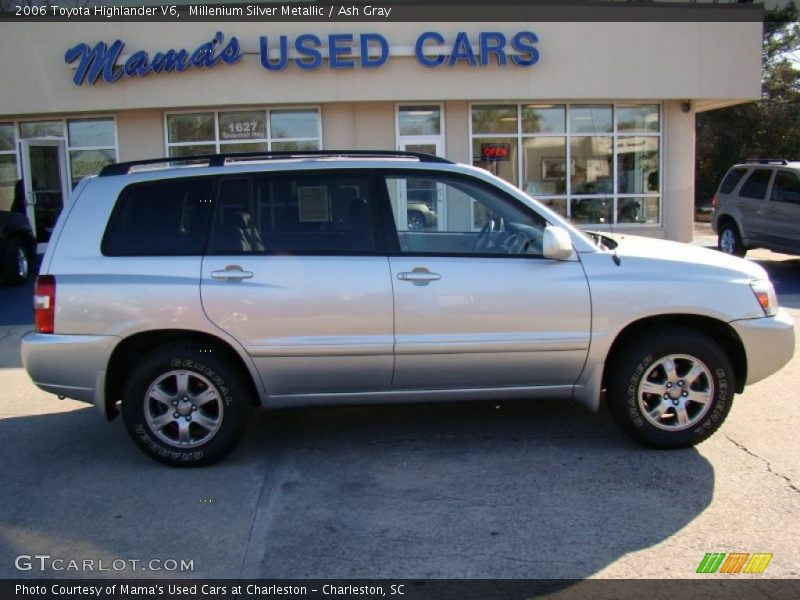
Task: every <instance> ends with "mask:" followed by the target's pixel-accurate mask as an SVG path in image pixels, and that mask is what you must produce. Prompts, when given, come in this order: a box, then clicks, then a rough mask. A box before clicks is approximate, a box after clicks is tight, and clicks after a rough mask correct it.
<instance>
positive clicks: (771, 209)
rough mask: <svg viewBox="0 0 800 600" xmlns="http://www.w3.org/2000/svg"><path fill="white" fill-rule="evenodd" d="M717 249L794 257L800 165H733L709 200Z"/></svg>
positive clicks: (798, 239)
mask: <svg viewBox="0 0 800 600" xmlns="http://www.w3.org/2000/svg"><path fill="white" fill-rule="evenodd" d="M711 202H712V205H713V206H714V216H713V217H712V225H713V227H714V231H715V232H716V233H717V235H718V236H719V237H718V239H719V242H718V244H719V249H720V250H722V251H723V252H726V253H727V254H733V255H734V256H744V255H745V254H746V253H747V251H748V250H750V249H753V248H767V249H769V250H773V251H775V252H785V253H787V254H800V162H788V161H786V160H783V159H777V160H773V159H764V160H756V161H751V162H748V163H742V164H738V165H734V166H733V167H731V168H730V170H729V171H728V173H727V174H726V175H725V177H724V178H723V180H722V183H721V184H720V186H719V190H717V193H716V194H715V195H714V198H713V199H712V201H711Z"/></svg>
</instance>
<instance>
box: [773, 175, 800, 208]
mask: <svg viewBox="0 0 800 600" xmlns="http://www.w3.org/2000/svg"><path fill="white" fill-rule="evenodd" d="M770 198H771V199H772V201H773V202H790V203H792V204H800V179H798V177H797V175H796V174H795V173H792V172H791V171H778V172H777V173H776V174H775V183H773V184H772V193H771V194H770Z"/></svg>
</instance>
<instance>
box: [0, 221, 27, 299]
mask: <svg viewBox="0 0 800 600" xmlns="http://www.w3.org/2000/svg"><path fill="white" fill-rule="evenodd" d="M35 252H36V243H35V241H34V238H33V230H32V229H31V224H30V222H29V221H28V218H27V217H26V216H25V215H23V214H20V213H18V212H10V211H7V210H0V281H2V282H3V283H6V284H11V285H19V284H22V283H24V282H25V281H27V279H28V276H29V275H30V271H31V264H32V262H33V257H34V256H35V255H36V253H35Z"/></svg>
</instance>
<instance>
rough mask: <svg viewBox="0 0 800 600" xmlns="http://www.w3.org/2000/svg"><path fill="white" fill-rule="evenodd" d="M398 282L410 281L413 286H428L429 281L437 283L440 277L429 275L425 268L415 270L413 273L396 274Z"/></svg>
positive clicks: (434, 274) (436, 274)
mask: <svg viewBox="0 0 800 600" xmlns="http://www.w3.org/2000/svg"><path fill="white" fill-rule="evenodd" d="M397 278H398V279H399V280H400V281H410V282H411V283H413V284H414V285H428V284H429V283H430V282H431V281H439V280H440V279H441V278H442V276H441V275H439V274H438V273H431V272H430V271H428V269H425V268H416V269H414V270H413V271H403V272H402V273H398V274H397Z"/></svg>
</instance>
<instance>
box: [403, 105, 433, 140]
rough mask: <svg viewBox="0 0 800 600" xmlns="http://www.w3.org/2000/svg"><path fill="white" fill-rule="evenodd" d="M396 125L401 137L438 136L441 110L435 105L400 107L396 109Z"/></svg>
mask: <svg viewBox="0 0 800 600" xmlns="http://www.w3.org/2000/svg"><path fill="white" fill-rule="evenodd" d="M398 124H399V127H398V129H399V132H400V135H401V136H404V135H413V136H417V135H439V134H440V133H441V109H440V108H439V107H438V106H436V105H433V106H427V105H426V106H401V107H400V108H399V109H398Z"/></svg>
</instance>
